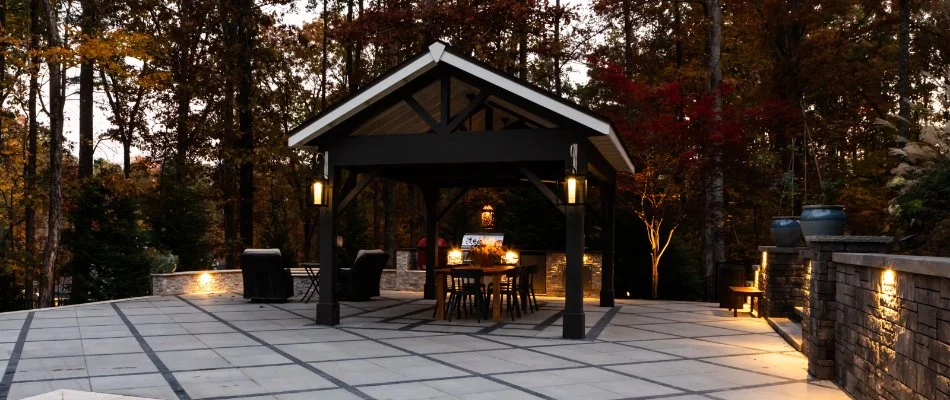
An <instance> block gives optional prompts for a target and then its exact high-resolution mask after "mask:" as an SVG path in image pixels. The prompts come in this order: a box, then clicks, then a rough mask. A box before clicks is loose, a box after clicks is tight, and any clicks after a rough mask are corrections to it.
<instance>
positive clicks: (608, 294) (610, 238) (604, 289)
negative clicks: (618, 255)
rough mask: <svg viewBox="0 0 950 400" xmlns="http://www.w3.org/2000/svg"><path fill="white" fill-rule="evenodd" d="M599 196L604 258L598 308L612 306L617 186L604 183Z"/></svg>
mask: <svg viewBox="0 0 950 400" xmlns="http://www.w3.org/2000/svg"><path fill="white" fill-rule="evenodd" d="M600 196H601V200H602V201H603V205H604V226H603V228H604V230H603V240H604V256H603V261H602V262H601V271H600V306H601V307H613V306H614V218H615V215H616V209H615V206H614V204H615V203H616V199H617V186H616V185H614V184H613V182H611V183H606V184H604V185H602V186H601V187H600Z"/></svg>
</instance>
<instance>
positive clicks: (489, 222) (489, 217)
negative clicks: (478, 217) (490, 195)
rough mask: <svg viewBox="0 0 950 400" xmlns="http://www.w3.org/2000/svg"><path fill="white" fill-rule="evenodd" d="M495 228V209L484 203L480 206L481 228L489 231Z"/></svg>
mask: <svg viewBox="0 0 950 400" xmlns="http://www.w3.org/2000/svg"><path fill="white" fill-rule="evenodd" d="M492 229H495V209H494V208H493V207H492V206H491V204H485V206H484V207H482V230H483V231H486V232H487V231H491V230H492Z"/></svg>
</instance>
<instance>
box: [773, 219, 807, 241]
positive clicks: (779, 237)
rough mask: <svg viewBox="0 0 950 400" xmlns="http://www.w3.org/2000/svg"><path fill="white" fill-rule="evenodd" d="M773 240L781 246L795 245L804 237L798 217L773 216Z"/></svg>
mask: <svg viewBox="0 0 950 400" xmlns="http://www.w3.org/2000/svg"><path fill="white" fill-rule="evenodd" d="M771 231H772V242H773V243H775V245H776V246H779V247H795V246H797V245H798V241H799V240H800V239H801V237H802V226H801V224H800V223H799V220H798V217H772V226H771Z"/></svg>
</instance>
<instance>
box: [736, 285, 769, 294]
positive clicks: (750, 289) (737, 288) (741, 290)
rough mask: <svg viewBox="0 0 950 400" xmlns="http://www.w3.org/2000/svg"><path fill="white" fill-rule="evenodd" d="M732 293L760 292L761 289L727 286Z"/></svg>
mask: <svg viewBox="0 0 950 400" xmlns="http://www.w3.org/2000/svg"><path fill="white" fill-rule="evenodd" d="M729 290H731V291H732V292H733V293H762V291H761V290H759V289H756V288H754V287H750V286H729Z"/></svg>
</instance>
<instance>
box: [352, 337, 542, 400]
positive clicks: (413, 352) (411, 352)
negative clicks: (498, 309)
mask: <svg viewBox="0 0 950 400" xmlns="http://www.w3.org/2000/svg"><path fill="white" fill-rule="evenodd" d="M340 330H342V331H345V332H349V333H351V334H354V335H357V336H362V337H364V338H366V339H368V340H372V341H374V342H376V343H379V344H382V345H384V346H387V347H390V348H393V349H396V350H399V351H404V352H406V353H409V354H411V355H414V356H416V357H419V358H424V359H426V360H429V361H431V362H434V363H438V364H442V365H444V366H446V367H449V368H452V369H457V370H459V371H462V372H465V373H467V374H469V375H472V376H474V377H477V378H482V379H487V380H490V381H492V382H495V383H498V384H501V385H505V386H508V387H510V388H512V389H515V390H520V391H522V392H525V393H528V394H530V395H532V396H536V397H540V398H542V399H547V400H554V398H552V397H550V396H547V395H545V394H542V393H538V392H536V391H534V390H531V389H528V388H525V387H521V386H518V385H515V384H513V383H510V382H506V381H504V380H501V379H498V378H496V377H493V376H491V375H487V374H482V373H480V372H476V371H473V370H470V369H468V368H465V367H460V366H457V365H454V364H452V363H450V362H446V361H442V360H440V359H438V358H435V357H430V356H429V355H426V354H422V353H417V352H415V351H412V350H409V349H405V348H402V347H399V346H396V345H394V344H390V343H387V342H384V341H381V340H376V339H373V338H371V337H369V336H365V335H362V334H360V333H358V332H350V330H349V329H347V328H340ZM457 378H458V377H457ZM396 383H398V382H394V384H396Z"/></svg>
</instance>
